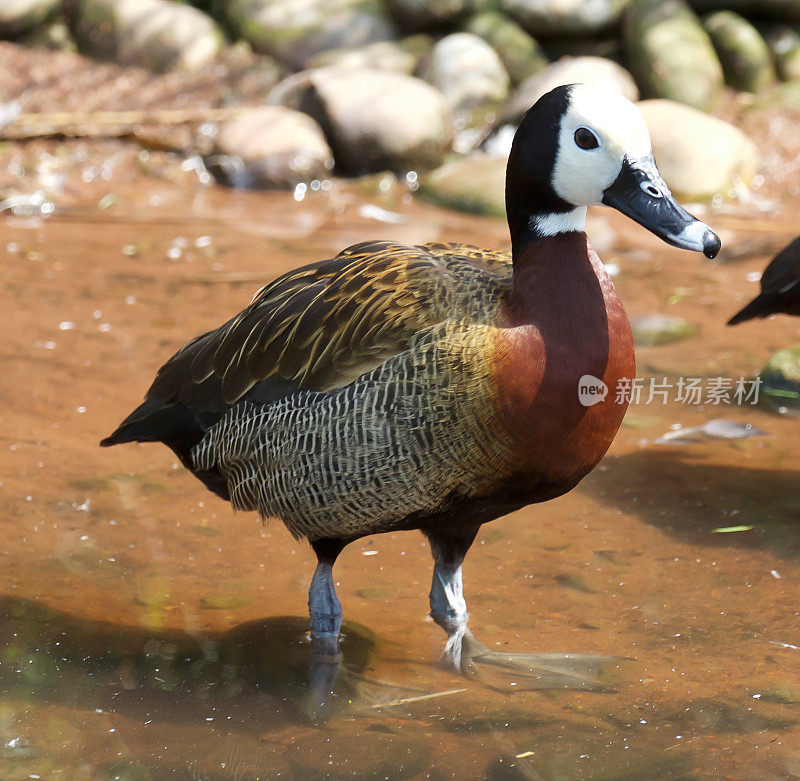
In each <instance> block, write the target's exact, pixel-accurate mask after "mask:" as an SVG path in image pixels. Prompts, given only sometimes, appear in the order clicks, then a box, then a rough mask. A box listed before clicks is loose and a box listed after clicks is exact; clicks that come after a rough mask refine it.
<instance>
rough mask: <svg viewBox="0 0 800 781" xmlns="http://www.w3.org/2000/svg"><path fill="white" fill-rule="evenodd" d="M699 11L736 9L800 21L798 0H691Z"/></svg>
mask: <svg viewBox="0 0 800 781" xmlns="http://www.w3.org/2000/svg"><path fill="white" fill-rule="evenodd" d="M689 4H690V5H691V6H692V7H693V8H694V9H695V10H696V11H698V12H699V13H707V12H708V11H734V12H736V13H737V14H744V15H746V16H771V17H772V18H773V19H778V20H780V21H782V22H800V3H798V2H797V0H689Z"/></svg>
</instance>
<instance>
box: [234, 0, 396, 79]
mask: <svg viewBox="0 0 800 781" xmlns="http://www.w3.org/2000/svg"><path fill="white" fill-rule="evenodd" d="M227 14H228V20H229V22H230V24H231V26H232V27H233V28H234V29H235V30H237V31H238V32H239V34H240V35H241V36H242V37H243V38H245V39H246V40H248V41H249V42H250V43H251V44H252V45H253V48H254V49H255V50H256V51H258V52H262V53H266V54H272V55H274V56H275V57H277V58H278V59H279V60H281V61H283V62H285V63H287V64H288V65H290V66H292V67H293V68H303V67H305V66H306V64H307V63H308V61H309V60H310V59H311V58H312V57H313V56H314V55H315V54H319V53H320V52H322V51H326V50H327V49H339V48H345V49H355V48H358V47H360V46H365V45H366V44H369V43H374V42H375V41H386V40H391V39H393V38H395V37H396V32H395V29H394V26H393V25H392V22H391V20H390V19H389V17H388V15H387V14H386V13H385V11H384V9H383V7H382V5H381V4H380V3H379V2H377V0H302V2H298V0H231V2H230V3H229V4H228V7H227Z"/></svg>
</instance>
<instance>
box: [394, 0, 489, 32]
mask: <svg viewBox="0 0 800 781" xmlns="http://www.w3.org/2000/svg"><path fill="white" fill-rule="evenodd" d="M387 5H388V7H389V9H390V10H391V12H392V15H393V16H394V17H395V18H396V19H397V21H398V23H399V24H400V25H401V26H402V27H403V29H404V30H409V31H417V30H427V29H430V28H440V27H442V26H444V25H447V24H451V23H452V22H454V21H457V20H458V19H460V18H464V17H466V16H468V15H469V14H473V13H476V12H478V11H482V10H483V9H484V8H486V7H487V6H488V5H489V1H488V0H387Z"/></svg>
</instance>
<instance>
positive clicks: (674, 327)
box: [631, 314, 697, 347]
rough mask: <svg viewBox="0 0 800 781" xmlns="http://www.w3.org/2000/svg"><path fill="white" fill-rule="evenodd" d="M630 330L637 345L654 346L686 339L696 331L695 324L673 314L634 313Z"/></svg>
mask: <svg viewBox="0 0 800 781" xmlns="http://www.w3.org/2000/svg"><path fill="white" fill-rule="evenodd" d="M631 331H632V332H633V343H634V344H635V345H636V346H637V347H654V346H660V345H664V344H673V343H674V342H681V341H683V340H684V339H688V338H689V337H690V336H692V335H693V334H695V333H697V326H696V325H695V324H694V323H690V322H688V321H687V320H684V319H683V318H682V317H676V316H675V315H662V314H653V315H635V316H633V317H631Z"/></svg>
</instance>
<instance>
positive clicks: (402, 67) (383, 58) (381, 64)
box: [308, 41, 418, 75]
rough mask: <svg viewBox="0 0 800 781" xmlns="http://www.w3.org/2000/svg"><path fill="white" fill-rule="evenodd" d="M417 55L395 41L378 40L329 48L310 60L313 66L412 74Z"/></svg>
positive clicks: (310, 64) (415, 65)
mask: <svg viewBox="0 0 800 781" xmlns="http://www.w3.org/2000/svg"><path fill="white" fill-rule="evenodd" d="M417 59H418V58H417V57H416V56H414V55H413V54H412V53H411V52H409V51H406V50H405V49H404V48H403V47H402V46H400V45H399V44H397V43H395V42H394V41H376V42H375V43H370V44H368V45H367V46H362V47H361V48H360V49H328V51H324V52H320V53H319V54H315V55H314V56H313V57H312V58H311V59H310V60H309V63H308V64H309V66H310V67H312V68H322V67H325V66H327V65H335V66H336V67H340V68H369V69H372V70H380V71H395V72H396V73H406V74H408V75H411V74H412V73H413V72H414V70H415V69H416V67H417Z"/></svg>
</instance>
